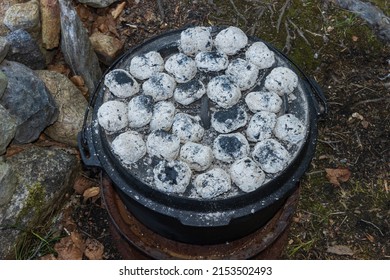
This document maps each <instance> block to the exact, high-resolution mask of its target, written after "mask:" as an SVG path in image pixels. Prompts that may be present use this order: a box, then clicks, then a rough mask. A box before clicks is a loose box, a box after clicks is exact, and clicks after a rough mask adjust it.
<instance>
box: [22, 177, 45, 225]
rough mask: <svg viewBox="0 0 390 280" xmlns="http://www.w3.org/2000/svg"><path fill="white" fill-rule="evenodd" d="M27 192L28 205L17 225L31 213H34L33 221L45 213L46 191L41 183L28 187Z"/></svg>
mask: <svg viewBox="0 0 390 280" xmlns="http://www.w3.org/2000/svg"><path fill="white" fill-rule="evenodd" d="M27 190H28V194H27V198H26V203H25V205H24V206H23V208H22V210H21V211H20V213H19V215H18V217H17V219H16V221H17V224H18V223H19V222H20V221H21V220H23V218H25V217H26V216H27V215H29V214H30V213H33V220H36V219H39V217H40V216H41V215H42V213H43V211H44V208H43V206H44V205H45V203H44V202H45V196H46V190H45V188H44V187H43V186H42V185H41V183H39V182H37V183H35V184H33V185H31V186H29V187H27Z"/></svg>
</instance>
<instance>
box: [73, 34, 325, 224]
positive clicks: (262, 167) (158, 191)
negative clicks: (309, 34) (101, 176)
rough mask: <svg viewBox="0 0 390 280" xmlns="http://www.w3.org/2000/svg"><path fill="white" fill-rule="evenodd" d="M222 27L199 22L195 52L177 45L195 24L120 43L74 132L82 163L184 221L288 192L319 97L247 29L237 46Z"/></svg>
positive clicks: (253, 205)
mask: <svg viewBox="0 0 390 280" xmlns="http://www.w3.org/2000/svg"><path fill="white" fill-rule="evenodd" d="M231 29H232V27H229V28H225V27H209V28H205V27H200V29H199V30H200V31H201V32H203V31H204V30H207V32H209V34H210V36H211V37H210V40H211V41H210V44H208V43H206V44H204V45H203V47H206V49H204V50H203V51H201V52H200V54H199V51H195V52H194V53H191V50H190V51H188V50H185V47H186V46H187V45H184V44H183V46H181V40H184V39H183V36H184V35H183V34H184V33H185V32H187V35H188V33H189V34H190V36H191V34H194V33H191V32H189V30H191V31H194V30H195V28H191V29H181V30H175V31H171V32H167V33H165V34H162V35H160V36H157V37H155V38H152V39H150V40H148V41H147V42H145V43H143V44H141V45H139V46H136V47H135V48H133V49H131V50H129V51H128V52H127V53H125V54H124V55H123V56H122V57H121V58H120V59H118V60H117V62H115V63H114V64H113V65H112V66H111V67H110V68H109V69H108V70H107V71H106V73H105V74H104V75H103V77H102V79H101V81H100V82H99V85H98V87H97V89H96V91H95V92H94V94H93V96H92V98H91V104H90V107H89V109H88V110H87V112H86V116H87V117H86V124H85V126H84V130H83V132H82V134H81V138H82V139H81V140H80V142H82V143H81V145H80V146H81V147H84V148H81V150H82V157H83V160H84V162H85V163H86V164H87V165H95V166H99V167H101V168H103V169H104V171H105V172H106V173H107V174H108V175H109V177H110V178H111V179H112V180H113V181H114V183H115V185H116V187H118V188H119V190H120V191H121V192H122V193H124V194H125V195H126V196H127V197H129V198H130V199H131V200H133V201H135V202H137V203H140V204H141V205H143V206H144V207H146V208H148V209H150V210H152V211H156V212H158V213H162V214H164V215H169V216H172V217H174V218H177V219H179V220H180V222H181V223H183V224H188V225H192V226H200V227H202V226H221V225H226V224H229V222H230V221H231V219H233V218H234V217H238V216H245V215H250V214H253V213H255V212H258V211H261V209H263V208H266V207H269V206H270V205H272V204H273V203H275V201H278V200H284V199H285V198H286V197H287V196H288V195H289V194H291V193H292V191H293V190H294V189H295V188H296V185H297V181H298V180H299V179H300V177H301V176H302V175H303V174H304V172H305V171H306V169H307V168H308V166H309V163H310V161H311V159H312V157H313V154H314V147H315V142H316V133H317V127H316V123H317V119H318V117H319V115H321V114H323V113H324V110H325V109H326V103H325V101H324V98H323V96H322V93H321V92H320V89H319V88H318V86H316V84H315V83H314V82H313V81H312V80H311V79H309V78H307V77H306V76H305V75H304V73H303V72H302V71H300V70H299V68H297V67H296V66H295V65H293V64H292V63H291V61H290V60H289V59H288V58H287V57H285V56H284V55H283V54H282V53H280V52H279V51H277V50H276V49H275V48H273V47H272V46H271V45H270V44H268V43H266V42H264V41H262V40H260V39H258V38H255V37H246V35H245V37H246V38H247V42H245V44H244V45H243V46H239V47H237V46H235V45H234V44H237V42H238V43H242V41H243V39H242V38H241V37H240V36H242V34H241V33H240V31H241V30H238V29H237V28H233V29H232V30H231ZM199 30H198V31H199ZM233 31H236V32H238V33H237V34H236V33H234V32H233ZM229 32H230V33H229ZM241 32H242V31H241ZM221 34H222V35H225V36H236V37H238V38H239V40H236V42H235V41H234V40H233V42H226V40H227V39H226V37H225V38H222V39H221V38H219V39H217V37H218V36H220V37H221V36H222V35H221ZM197 35H199V34H197ZM187 37H188V36H187ZM222 37H223V36H222ZM194 38H195V37H194ZM187 39H188V38H187ZM203 39H204V38H203ZM259 43H262V44H259ZM206 45H207V46H206ZM197 46H198V45H197ZM210 46H211V47H210ZM255 46H257V47H258V48H257V49H256V48H255ZM264 46H265V48H264ZM229 48H230V49H229ZM235 48H236V49H237V48H238V49H239V50H238V51H237V50H234V49H235ZM259 48H260V49H259ZM232 49H233V50H232ZM256 51H257V52H260V58H257V62H256V55H258V54H259V53H256ZM224 52H225V53H224ZM263 52H264V53H263ZM251 54H252V55H254V56H255V58H251V56H250V55H251ZM269 55H272V56H273V57H274V61H272V60H270V59H269V57H268V56H269ZM160 58H161V59H162V62H161V59H160ZM226 59H227V61H226ZM259 59H260V61H259ZM267 59H268V62H267ZM168 61H169V62H168ZM270 61H271V62H270ZM136 62H138V64H137V63H136ZM208 62H211V65H210V64H209V65H207V63H208ZM213 62H215V63H214V64H212V63H213ZM161 63H162V64H161ZM254 63H258V64H257V65H256V64H254ZM159 64H160V65H159ZM168 64H169V65H168ZM215 64H217V66H215ZM145 65H146V66H145ZM183 65H184V66H183ZM194 65H195V68H194ZM145 67H146V68H145ZM147 67H149V69H148V68H147ZM175 67H177V68H178V69H175ZM180 67H181V68H180ZM213 67H216V68H213ZM218 67H219V68H218ZM156 69H158V70H156ZM149 70H150V72H153V73H154V74H150V75H149V74H148V73H147V72H148V71H149ZM137 71H138V72H137ZM194 72H195V73H194ZM156 73H157V74H156ZM253 73H255V74H253ZM253 75H255V78H253ZM250 76H252V78H251V77H250ZM199 81H200V82H201V83H200V84H202V85H203V87H204V92H203V94H202V93H199V92H198V89H199V88H200V87H201V86H199ZM243 81H244V82H243ZM240 82H241V84H240ZM164 83H165V84H164ZM160 86H161V89H159V90H157V91H156V92H154V91H153V88H156V87H160ZM218 90H219V91H218ZM221 95H225V96H224V97H223V98H219V97H220V96H221ZM232 96H233V97H232ZM318 100H319V102H320V103H321V104H320V105H319V103H318ZM267 102H271V103H267ZM107 104H110V105H109V106H106V105H107ZM118 104H119V105H118ZM116 106H118V107H116ZM321 106H322V108H321ZM104 107H107V108H104ZM161 108H162V109H161ZM172 108H174V109H173V113H172V110H171V109H172ZM103 109H104V110H103ZM160 109H161V110H160ZM156 112H159V113H161V115H158V114H157V113H156ZM169 118H171V119H169ZM166 119H168V125H166V123H167V121H166ZM161 123H163V124H161ZM159 126H160V127H159ZM277 127H279V131H277ZM164 149H167V151H166V150H164ZM273 149H279V150H276V151H275V150H273ZM199 151H201V152H202V156H201V157H199V156H198V157H196V155H197V153H198V152H199ZM128 157H130V158H131V159H129V160H128ZM274 163H276V164H279V165H278V166H277V167H275V166H274V165H273V164H274ZM180 172H182V174H180ZM259 181H260V182H261V183H259ZM254 185H256V186H254ZM207 188H209V190H208V189H207ZM278 205H280V203H279V204H278Z"/></svg>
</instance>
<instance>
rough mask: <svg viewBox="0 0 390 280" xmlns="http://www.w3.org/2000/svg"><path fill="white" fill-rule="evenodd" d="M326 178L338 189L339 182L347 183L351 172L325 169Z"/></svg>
mask: <svg viewBox="0 0 390 280" xmlns="http://www.w3.org/2000/svg"><path fill="white" fill-rule="evenodd" d="M325 172H326V178H328V180H329V182H330V183H332V184H333V185H335V186H338V187H340V182H347V181H348V180H349V178H350V177H351V171H349V169H348V168H336V169H332V168H325Z"/></svg>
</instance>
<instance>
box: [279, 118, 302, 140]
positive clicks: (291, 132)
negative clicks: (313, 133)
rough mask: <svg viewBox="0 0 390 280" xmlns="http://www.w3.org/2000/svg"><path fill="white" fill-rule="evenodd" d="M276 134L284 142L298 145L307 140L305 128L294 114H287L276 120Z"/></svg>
mask: <svg viewBox="0 0 390 280" xmlns="http://www.w3.org/2000/svg"><path fill="white" fill-rule="evenodd" d="M274 134H275V136H276V137H277V138H278V139H280V140H282V141H287V142H290V143H293V144H296V143H298V142H300V141H301V140H302V139H304V138H305V126H304V125H303V123H302V122H301V121H300V120H299V119H298V118H297V117H296V116H294V115H293V114H285V115H282V116H280V117H278V119H277V120H276V124H275V128H274Z"/></svg>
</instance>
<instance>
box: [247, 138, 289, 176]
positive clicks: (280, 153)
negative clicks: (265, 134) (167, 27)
mask: <svg viewBox="0 0 390 280" xmlns="http://www.w3.org/2000/svg"><path fill="white" fill-rule="evenodd" d="M252 158H253V159H254V160H255V161H256V162H257V163H258V164H259V165H260V167H261V169H262V170H264V171H265V172H267V173H271V174H273V173H277V172H280V171H282V170H283V169H284V168H285V167H286V166H287V164H288V162H289V161H290V158H291V156H290V154H289V152H288V151H287V150H286V148H284V147H283V145H282V144H280V143H279V142H278V141H276V140H275V139H266V140H263V141H261V142H258V143H257V144H256V146H255V148H254V149H253V152H252Z"/></svg>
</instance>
